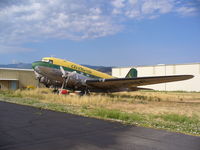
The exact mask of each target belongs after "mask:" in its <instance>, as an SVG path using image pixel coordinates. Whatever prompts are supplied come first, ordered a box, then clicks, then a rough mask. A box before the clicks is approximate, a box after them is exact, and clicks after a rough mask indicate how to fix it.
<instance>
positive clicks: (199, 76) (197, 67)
mask: <svg viewBox="0 0 200 150" xmlns="http://www.w3.org/2000/svg"><path fill="white" fill-rule="evenodd" d="M131 68H132V67H127V68H112V75H113V76H115V77H125V76H126V74H127V73H128V71H129V70H130V69H131ZM133 68H136V69H137V71H138V77H145V76H165V75H182V74H183V75H185V74H189V75H194V76H195V77H194V78H192V79H190V80H185V81H178V82H172V83H164V84H155V85H149V86H143V87H146V88H152V89H155V90H167V91H200V63H194V64H177V65H156V66H133Z"/></svg>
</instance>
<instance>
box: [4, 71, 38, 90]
mask: <svg viewBox="0 0 200 150" xmlns="http://www.w3.org/2000/svg"><path fill="white" fill-rule="evenodd" d="M36 86H37V80H36V78H35V74H34V71H33V69H12V68H0V90H8V89H9V90H16V89H19V88H20V89H22V88H27V87H36Z"/></svg>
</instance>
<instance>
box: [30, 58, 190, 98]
mask: <svg viewBox="0 0 200 150" xmlns="http://www.w3.org/2000/svg"><path fill="white" fill-rule="evenodd" d="M32 67H33V69H34V71H35V74H36V78H37V79H38V81H39V82H40V83H43V84H44V85H45V86H46V87H53V88H55V89H58V88H61V90H63V89H68V90H72V91H81V92H80V94H82V95H84V94H89V93H90V92H106V93H109V92H120V91H137V90H141V89H144V88H139V87H138V86H143V85H150V84H158V83H165V82H173V81H181V80H186V79H190V78H193V75H173V76H153V77H137V72H136V69H134V68H132V69H130V71H129V72H128V74H127V75H126V77H125V78H116V77H113V76H111V75H108V74H106V73H102V72H100V71H97V70H94V69H91V68H88V67H85V66H81V65H78V64H75V63H72V62H70V61H67V60H63V59H59V58H55V57H44V58H43V59H42V60H41V61H36V62H33V63H32Z"/></svg>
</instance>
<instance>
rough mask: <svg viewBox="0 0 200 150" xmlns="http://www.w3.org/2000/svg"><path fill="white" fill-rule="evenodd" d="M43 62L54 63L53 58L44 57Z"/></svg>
mask: <svg viewBox="0 0 200 150" xmlns="http://www.w3.org/2000/svg"><path fill="white" fill-rule="evenodd" d="M42 61H43V62H47V63H50V64H53V60H49V59H42Z"/></svg>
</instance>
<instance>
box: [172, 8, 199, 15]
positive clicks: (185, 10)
mask: <svg viewBox="0 0 200 150" xmlns="http://www.w3.org/2000/svg"><path fill="white" fill-rule="evenodd" d="M176 11H177V12H178V13H179V14H181V15H183V16H190V15H195V14H196V13H197V11H198V10H197V8H194V7H187V6H183V7H180V8H177V9H176Z"/></svg>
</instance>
